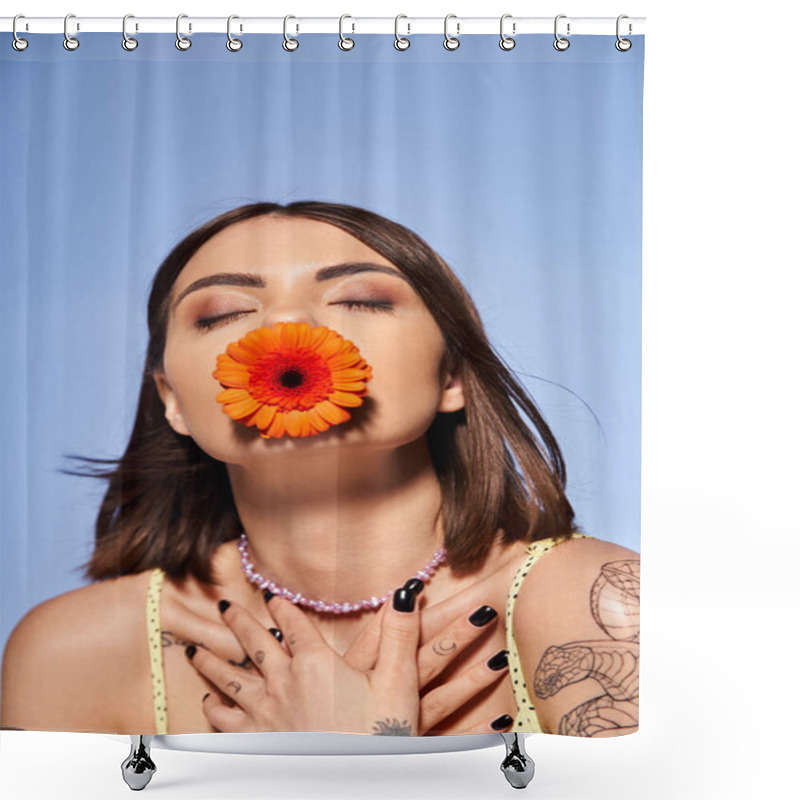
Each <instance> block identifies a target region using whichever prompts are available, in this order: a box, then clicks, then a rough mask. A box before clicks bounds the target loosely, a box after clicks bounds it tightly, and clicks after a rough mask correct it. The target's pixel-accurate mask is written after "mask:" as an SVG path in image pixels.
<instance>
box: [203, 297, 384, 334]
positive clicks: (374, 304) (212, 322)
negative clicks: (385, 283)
mask: <svg viewBox="0 0 800 800" xmlns="http://www.w3.org/2000/svg"><path fill="white" fill-rule="evenodd" d="M333 305H336V306H347V307H348V308H361V309H362V310H364V311H388V312H394V311H395V307H394V305H393V304H392V303H391V302H389V301H388V300H376V301H367V300H343V301H342V302H341V303H333ZM249 313H251V312H249V311H234V312H232V313H230V314H222V315H220V316H219V317H204V318H203V319H199V320H197V322H196V323H195V326H196V327H198V328H200V329H201V330H208V329H209V328H213V327H215V326H216V325H218V324H219V323H220V322H222V321H223V320H234V319H238V318H239V317H241V316H244V315H245V314H249Z"/></svg>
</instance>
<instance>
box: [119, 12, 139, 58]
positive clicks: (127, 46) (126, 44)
mask: <svg viewBox="0 0 800 800" xmlns="http://www.w3.org/2000/svg"><path fill="white" fill-rule="evenodd" d="M132 18H133V19H135V17H134V16H133V14H126V15H125V16H124V17H123V18H122V49H123V50H127V51H128V52H129V53H130V52H132V51H133V50H135V49H136V48H137V47H138V46H139V40H138V39H136V38H134V37H133V36H128V31H127V24H128V20H129V19H132Z"/></svg>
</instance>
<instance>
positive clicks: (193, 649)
mask: <svg viewBox="0 0 800 800" xmlns="http://www.w3.org/2000/svg"><path fill="white" fill-rule="evenodd" d="M196 652H197V648H196V647H195V646H194V645H193V644H190V645H188V646H187V648H186V655H187V656H188V657H189V661H191V660H192V659H193V658H194V654H195V653H196Z"/></svg>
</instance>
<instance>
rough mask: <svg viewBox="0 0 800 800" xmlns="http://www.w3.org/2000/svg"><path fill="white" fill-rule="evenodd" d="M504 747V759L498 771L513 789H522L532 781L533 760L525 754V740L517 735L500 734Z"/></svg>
mask: <svg viewBox="0 0 800 800" xmlns="http://www.w3.org/2000/svg"><path fill="white" fill-rule="evenodd" d="M500 736H502V737H503V741H504V742H505V745H506V757H505V758H504V759H503V763H502V764H501V765H500V769H501V770H502V771H503V774H504V775H505V776H506V780H507V781H508V782H509V783H510V784H511V785H512V786H513V787H514V788H515V789H524V788H525V787H526V786H527V785H528V784H529V783H530V782H531V781H532V780H533V772H534V763H533V759H532V758H531V757H530V756H529V755H528V754H527V753H526V752H525V738H524V737H523V736H522V735H521V734H519V733H501V734H500Z"/></svg>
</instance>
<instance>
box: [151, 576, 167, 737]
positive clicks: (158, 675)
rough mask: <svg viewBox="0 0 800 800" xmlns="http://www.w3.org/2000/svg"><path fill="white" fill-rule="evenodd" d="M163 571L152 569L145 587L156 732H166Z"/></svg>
mask: <svg viewBox="0 0 800 800" xmlns="http://www.w3.org/2000/svg"><path fill="white" fill-rule="evenodd" d="M163 585H164V571H163V570H162V569H160V568H159V567H156V568H155V569H154V570H153V573H152V575H151V576H150V584H149V586H148V588H147V641H148V643H149V648H150V677H151V680H152V688H153V705H154V706H155V716H156V734H166V732H167V698H166V692H165V686H164V657H163V653H162V650H161V609H160V605H161V587H162V586H163Z"/></svg>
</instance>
